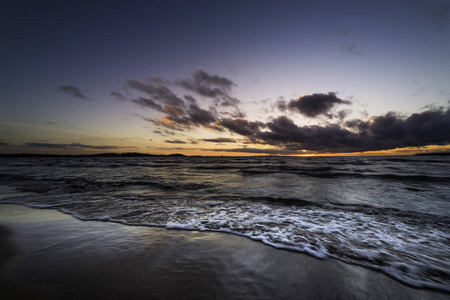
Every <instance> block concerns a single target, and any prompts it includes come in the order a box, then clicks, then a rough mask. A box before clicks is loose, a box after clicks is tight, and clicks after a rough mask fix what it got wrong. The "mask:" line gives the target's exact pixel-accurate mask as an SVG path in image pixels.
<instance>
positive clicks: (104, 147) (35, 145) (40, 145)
mask: <svg viewBox="0 0 450 300" xmlns="http://www.w3.org/2000/svg"><path fill="white" fill-rule="evenodd" d="M25 146H27V147H31V148H82V149H88V150H115V149H121V148H137V147H134V146H109V145H102V146H95V145H86V144H80V143H71V144H62V143H61V144H52V143H38V142H29V143H25Z"/></svg>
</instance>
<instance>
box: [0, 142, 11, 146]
mask: <svg viewBox="0 0 450 300" xmlns="http://www.w3.org/2000/svg"><path fill="white" fill-rule="evenodd" d="M0 146H1V147H6V146H9V143H7V142H4V141H0Z"/></svg>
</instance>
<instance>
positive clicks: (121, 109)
mask: <svg viewBox="0 0 450 300" xmlns="http://www.w3.org/2000/svg"><path fill="white" fill-rule="evenodd" d="M0 32H1V37H2V42H1V43H0V66H1V72H0V103H1V104H0V153H55V154H87V153H99V152H141V153H151V154H169V153H183V154H186V155H249V154H251V155H255V154H266V155H267V154H274V155H299V154H342V153H352V154H361V153H362V152H364V153H365V154H410V153H414V152H423V151H433V152H434V151H449V150H450V147H449V142H450V110H449V104H450V1H446V0H440V1H439V0H435V1H434V0H394V1H393V0H388V1H387V0H377V1H364V0H363V1H361V0H344V1H331V0H327V1H321V0H316V1H282V0H279V1H263V0H258V1H252V0H240V1H235V0H227V1H206V0H205V1H203V0H198V1H197V0H192V1H172V0H165V1H163V0H161V1H151V0H149V1H89V2H84V1H20V0H18V1H2V3H1V4H0ZM392 149H396V150H395V151H393V150H392ZM385 150H389V151H385ZM380 151H381V152H380Z"/></svg>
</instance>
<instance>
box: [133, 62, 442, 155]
mask: <svg viewBox="0 0 450 300" xmlns="http://www.w3.org/2000/svg"><path fill="white" fill-rule="evenodd" d="M175 84H176V87H177V92H180V91H181V93H183V91H184V90H187V91H188V92H195V93H196V94H197V95H200V96H203V97H204V98H202V99H200V101H199V100H197V99H196V98H195V97H194V96H192V95H190V94H181V95H177V94H175V93H174V92H173V91H172V89H171V87H172V82H170V81H167V80H163V79H159V78H152V79H149V80H148V81H146V82H143V81H139V80H128V81H127V87H128V88H131V89H134V90H135V91H140V92H142V93H144V94H145V97H144V96H141V97H135V99H134V100H131V101H132V102H134V103H136V104H138V105H139V106H141V107H142V108H144V109H150V110H152V111H156V112H158V113H160V114H162V116H159V117H145V116H142V115H140V114H135V115H136V116H138V117H140V118H141V119H143V120H145V121H147V122H150V123H152V124H153V125H154V126H156V128H153V130H154V133H156V134H159V135H161V136H168V135H175V132H176V131H188V130H195V129H196V128H198V127H201V128H204V129H208V130H211V131H216V132H224V131H228V132H230V133H231V134H237V135H239V136H242V137H243V138H244V139H242V140H239V139H233V138H220V137H219V138H209V139H189V141H183V140H180V139H168V140H165V142H166V143H171V144H187V143H189V142H190V143H192V142H210V143H237V142H240V143H241V144H243V145H247V146H250V145H258V147H241V148H240V147H236V148H235V149H234V150H230V149H228V150H224V151H235V152H247V153H265V154H276V153H279V154H305V153H327V152H328V153H343V152H361V151H377V150H389V149H395V148H402V147H422V146H426V145H446V144H448V143H450V130H448V129H449V128H450V112H449V110H448V109H447V110H444V108H443V107H435V106H429V107H427V110H426V111H424V112H421V113H416V114H412V115H409V116H406V115H401V114H399V113H395V112H389V113H386V114H384V115H381V116H372V117H371V118H368V116H362V118H361V119H350V120H349V119H348V116H349V115H350V113H351V112H352V110H351V109H337V108H338V107H339V105H351V104H352V102H351V101H349V100H342V99H340V98H338V97H337V95H336V93H333V92H329V93H327V94H323V93H314V94H311V95H305V96H301V97H298V98H296V99H292V100H289V101H287V100H284V99H282V98H279V99H278V101H277V102H276V104H275V105H276V107H277V108H278V110H279V111H281V112H286V111H290V112H297V113H299V114H301V115H303V116H306V117H308V118H316V117H319V116H325V117H328V118H329V120H327V121H326V122H324V120H323V119H319V121H321V122H322V123H320V125H309V126H299V125H297V124H296V123H295V122H294V120H293V119H291V118H290V117H288V116H287V115H285V114H282V115H279V116H276V117H269V119H268V120H267V121H265V122H263V121H251V120H248V119H246V117H245V114H242V113H240V110H239V107H238V103H239V102H237V101H236V102H232V105H235V106H236V107H233V108H234V110H232V111H230V110H226V109H224V107H225V106H221V105H220V103H222V104H223V102H220V103H219V102H217V101H216V100H217V99H219V100H218V101H222V99H226V100H230V99H232V98H231V97H230V96H229V94H228V93H229V90H230V89H231V88H232V87H233V86H234V83H233V82H232V81H231V80H229V79H227V78H225V77H221V76H218V75H213V74H209V73H207V72H206V71H204V70H203V69H198V70H197V71H196V72H195V73H194V75H193V77H192V78H188V79H185V80H181V81H177V82H176V83H175ZM205 102H206V103H207V105H208V106H207V108H205V107H202V105H205ZM331 119H334V120H331ZM174 131H175V132H174ZM260 147H261V148H260ZM264 148H269V149H264ZM252 151H253V152H252Z"/></svg>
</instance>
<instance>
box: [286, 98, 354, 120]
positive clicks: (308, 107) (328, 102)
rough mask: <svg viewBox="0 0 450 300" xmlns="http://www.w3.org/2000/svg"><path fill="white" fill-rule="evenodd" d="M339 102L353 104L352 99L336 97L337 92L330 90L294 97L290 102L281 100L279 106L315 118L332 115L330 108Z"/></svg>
mask: <svg viewBox="0 0 450 300" xmlns="http://www.w3.org/2000/svg"><path fill="white" fill-rule="evenodd" d="M338 104H347V105H348V104H351V102H350V101H346V100H342V99H339V98H338V97H336V93H333V92H330V93H328V94H312V95H306V96H301V97H299V98H297V99H293V100H291V101H289V102H288V103H285V102H284V101H282V100H280V101H278V102H277V106H278V108H279V109H280V110H283V109H284V110H285V109H286V108H288V109H290V110H293V111H296V112H299V113H301V114H302V115H304V116H307V117H310V118H314V117H317V116H319V115H326V116H328V117H331V116H332V115H331V114H330V110H331V109H332V108H333V107H334V106H335V105H338Z"/></svg>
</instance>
